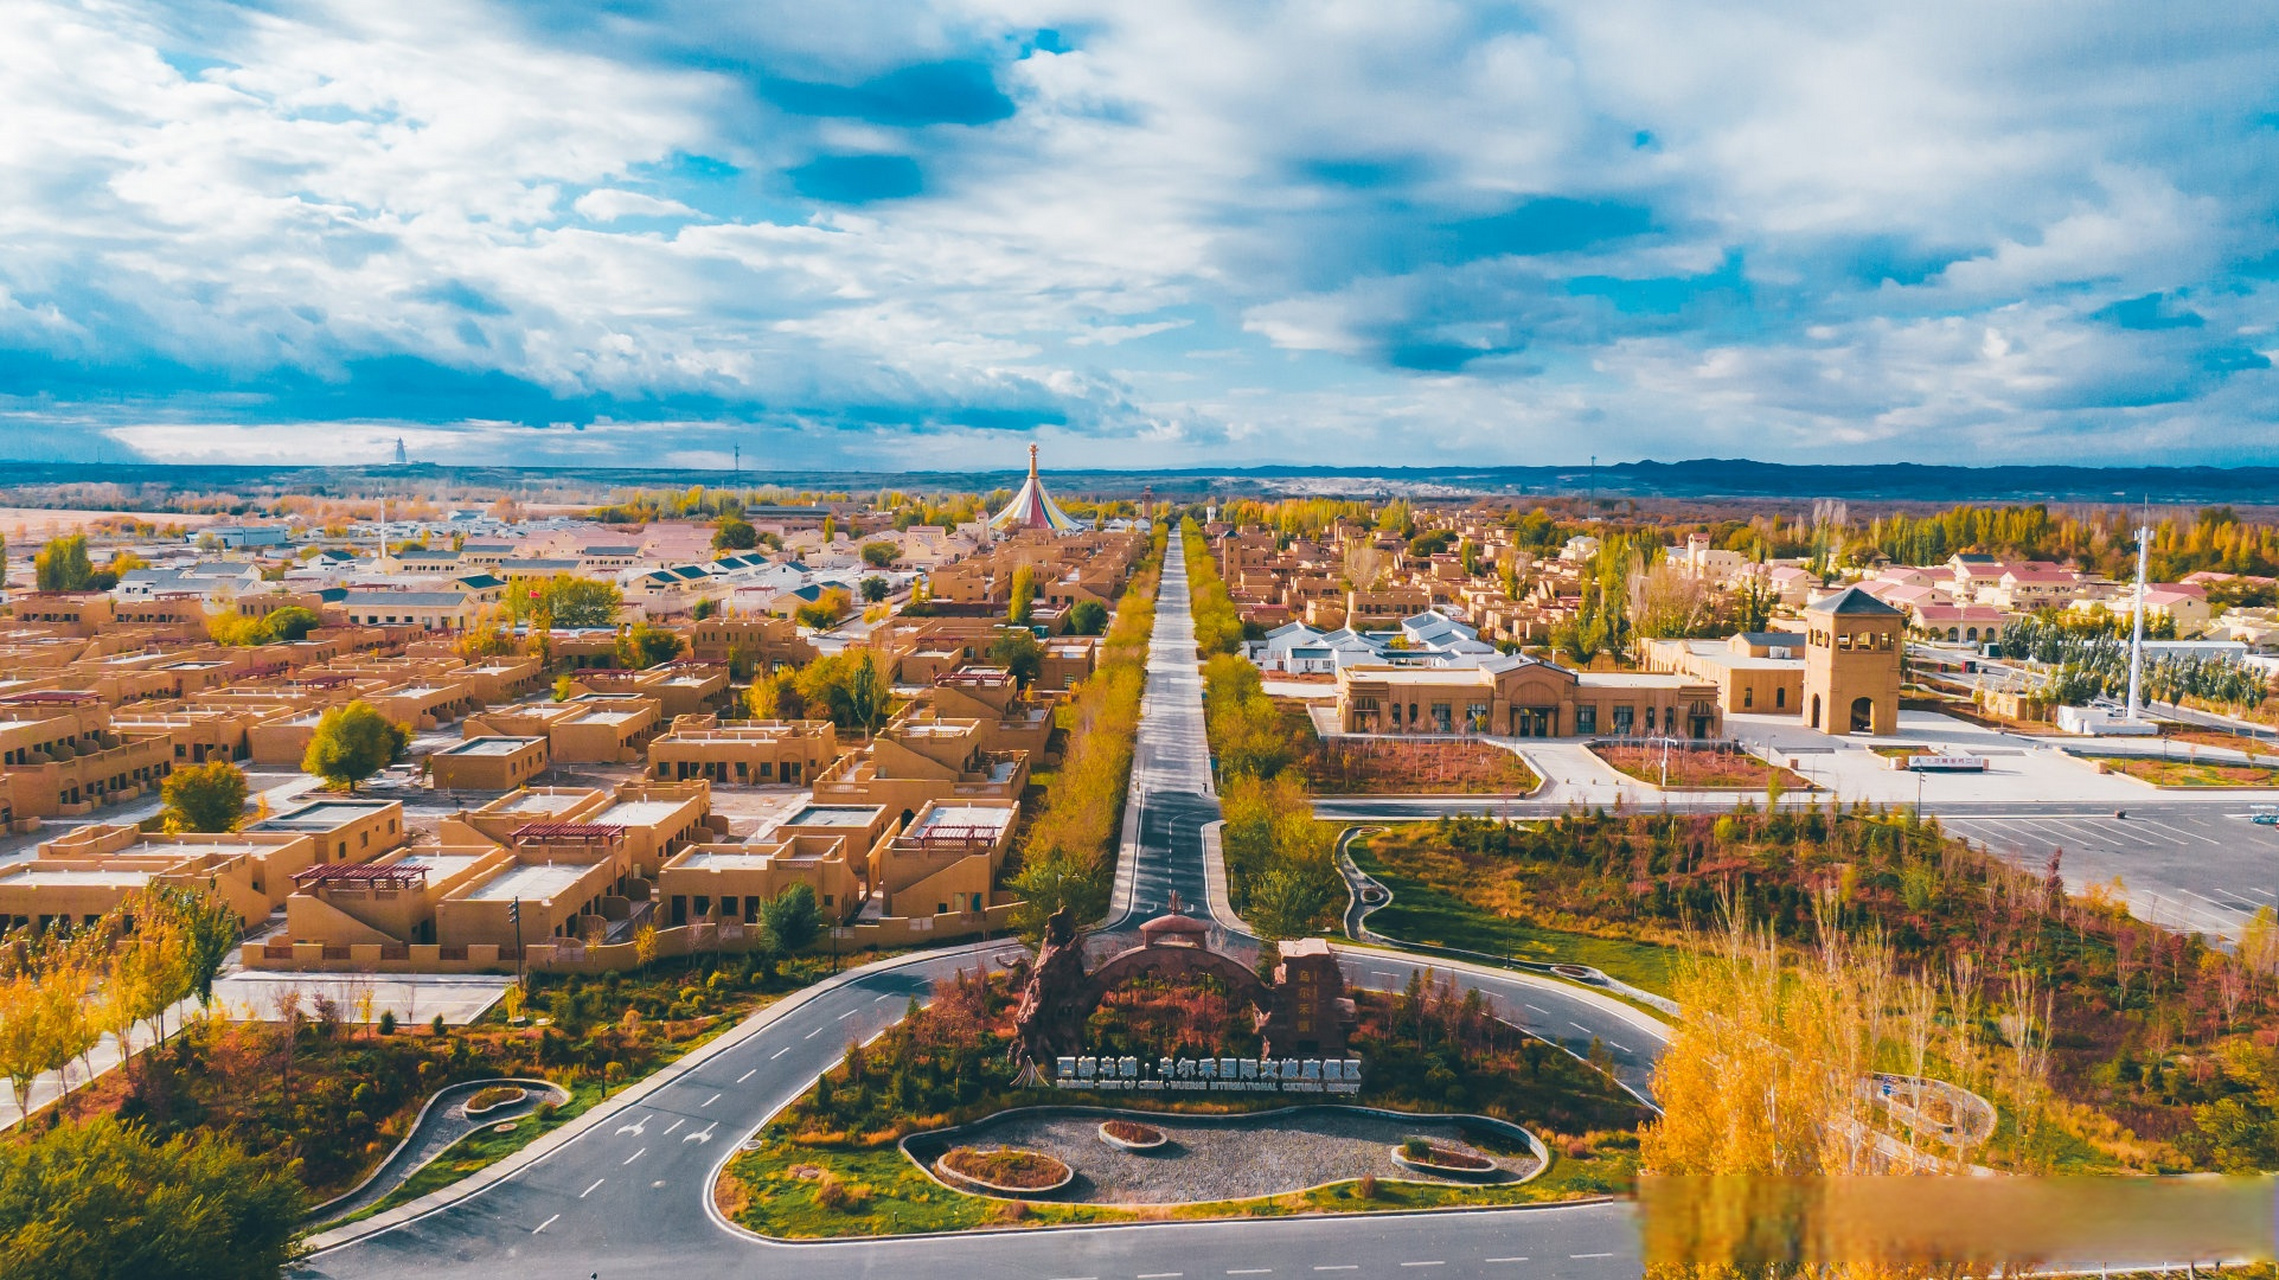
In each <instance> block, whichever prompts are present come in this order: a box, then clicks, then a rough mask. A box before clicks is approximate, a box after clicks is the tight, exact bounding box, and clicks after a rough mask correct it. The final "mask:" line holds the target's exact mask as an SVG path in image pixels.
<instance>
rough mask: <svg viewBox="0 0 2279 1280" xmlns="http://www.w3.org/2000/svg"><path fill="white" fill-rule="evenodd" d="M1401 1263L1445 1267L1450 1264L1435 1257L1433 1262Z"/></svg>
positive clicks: (1411, 1265) (1403, 1264) (1409, 1265)
mask: <svg viewBox="0 0 2279 1280" xmlns="http://www.w3.org/2000/svg"><path fill="white" fill-rule="evenodd" d="M1401 1265H1402V1266H1404V1267H1445V1266H1447V1265H1448V1264H1447V1263H1445V1262H1441V1261H1439V1260H1437V1259H1435V1260H1434V1261H1431V1262H1404V1263H1402V1264H1401Z"/></svg>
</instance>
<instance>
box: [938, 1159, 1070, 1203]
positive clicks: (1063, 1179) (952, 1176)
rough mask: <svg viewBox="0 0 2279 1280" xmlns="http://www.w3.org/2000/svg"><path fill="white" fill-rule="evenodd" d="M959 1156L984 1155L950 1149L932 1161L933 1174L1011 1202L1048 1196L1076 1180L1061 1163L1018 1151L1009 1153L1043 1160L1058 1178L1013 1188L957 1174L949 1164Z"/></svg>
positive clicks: (981, 1178)
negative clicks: (1055, 1172) (1007, 1197)
mask: <svg viewBox="0 0 2279 1280" xmlns="http://www.w3.org/2000/svg"><path fill="white" fill-rule="evenodd" d="M960 1154H968V1155H977V1154H988V1153H982V1152H976V1151H975V1150H974V1149H973V1148H971V1147H957V1148H953V1149H952V1150H950V1151H948V1152H945V1153H944V1154H943V1156H942V1158H941V1159H939V1160H936V1161H935V1162H934V1171H935V1172H936V1173H939V1174H940V1175H942V1177H943V1178H944V1179H945V1180H947V1181H949V1182H951V1183H955V1184H959V1185H963V1186H968V1187H972V1188H973V1189H975V1190H977V1191H983V1192H986V1193H988V1194H990V1195H993V1196H1010V1197H1012V1198H1014V1199H1026V1198H1028V1197H1030V1196H1048V1195H1051V1194H1052V1193H1053V1192H1055V1191H1058V1190H1060V1189H1061V1188H1063V1187H1065V1186H1067V1185H1068V1184H1069V1183H1071V1182H1074V1181H1076V1170H1074V1169H1072V1168H1070V1167H1068V1165H1067V1164H1065V1163H1063V1162H1062V1161H1060V1160H1057V1159H1054V1158H1053V1157H1051V1156H1048V1155H1045V1154H1043V1153H1041V1152H1036V1151H1019V1152H1014V1153H1013V1154H1018V1155H1024V1156H1029V1157H1032V1158H1034V1159H1037V1160H1043V1161H1047V1162H1049V1163H1050V1164H1051V1165H1053V1166H1055V1167H1057V1168H1058V1169H1059V1170H1060V1176H1059V1177H1057V1178H1054V1179H1052V1180H1051V1181H1049V1182H1040V1183H1038V1184H1037V1185H1035V1186H1014V1185H1012V1184H1010V1183H1005V1182H997V1181H994V1180H992V1179H990V1178H987V1177H983V1176H980V1175H976V1174H971V1173H961V1172H959V1171H958V1169H957V1167H956V1165H954V1164H953V1163H952V1161H954V1160H956V1159H957V1158H958V1156H959V1155H960Z"/></svg>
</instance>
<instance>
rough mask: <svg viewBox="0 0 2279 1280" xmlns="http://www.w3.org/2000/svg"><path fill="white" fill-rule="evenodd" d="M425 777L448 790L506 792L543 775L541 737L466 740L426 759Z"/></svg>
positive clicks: (543, 743) (543, 750)
mask: <svg viewBox="0 0 2279 1280" xmlns="http://www.w3.org/2000/svg"><path fill="white" fill-rule="evenodd" d="M427 761H428V777H429V779H430V781H431V782H432V783H433V784H434V785H435V786H436V787H439V788H442V789H445V790H450V791H508V790H512V789H513V788H515V787H519V786H522V785H523V784H524V783H526V782H529V781H530V780H531V779H532V778H535V777H537V776H538V775H539V774H541V773H544V772H546V766H547V753H546V739H544V738H509V737H484V738H469V739H468V740H467V741H465V742H461V743H458V744H457V745H455V746H451V747H447V748H445V749H443V750H441V751H438V752H436V753H435V754H434V755H431V756H429V757H428V758H427Z"/></svg>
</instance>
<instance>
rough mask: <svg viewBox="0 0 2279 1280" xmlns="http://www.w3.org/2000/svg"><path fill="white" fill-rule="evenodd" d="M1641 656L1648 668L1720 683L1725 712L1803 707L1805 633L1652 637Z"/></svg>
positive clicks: (1791, 710)
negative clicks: (1710, 636) (1675, 637)
mask: <svg viewBox="0 0 2279 1280" xmlns="http://www.w3.org/2000/svg"><path fill="white" fill-rule="evenodd" d="M1639 657H1640V659H1641V661H1642V663H1643V665H1644V666H1645V667H1646V669H1647V670H1649V671H1661V672H1668V673H1670V674H1673V675H1682V676H1691V677H1693V678H1694V679H1696V680H1706V681H1708V682H1709V683H1711V684H1714V685H1716V686H1717V705H1718V707H1719V708H1720V709H1721V710H1723V711H1724V712H1725V713H1726V714H1727V715H1732V714H1733V713H1735V712H1746V713H1750V714H1764V715H1794V714H1796V711H1797V708H1798V707H1799V706H1801V705H1802V697H1803V694H1804V637H1803V636H1802V635H1791V634H1788V633H1785V632H1766V633H1760V634H1754V635H1752V634H1747V633H1743V634H1740V635H1734V636H1731V637H1728V638H1726V639H1724V640H1648V641H1647V642H1646V643H1645V644H1644V645H1643V646H1641V648H1640V652H1639Z"/></svg>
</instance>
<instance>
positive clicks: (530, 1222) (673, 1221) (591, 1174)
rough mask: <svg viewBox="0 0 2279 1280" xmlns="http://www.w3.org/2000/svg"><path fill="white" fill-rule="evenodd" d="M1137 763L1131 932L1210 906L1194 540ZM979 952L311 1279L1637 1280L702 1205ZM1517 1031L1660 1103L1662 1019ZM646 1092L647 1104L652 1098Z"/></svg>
mask: <svg viewBox="0 0 2279 1280" xmlns="http://www.w3.org/2000/svg"><path fill="white" fill-rule="evenodd" d="M1148 662H1149V673H1148V692H1147V697H1146V702H1145V704H1144V705H1143V708H1142V719H1141V726H1140V734H1139V742H1138V744H1137V750H1136V752H1135V757H1134V766H1133V782H1132V791H1133V803H1132V806H1131V808H1132V811H1133V815H1134V816H1133V818H1132V819H1131V827H1130V828H1128V829H1127V835H1132V834H1135V833H1136V839H1135V840H1133V841H1132V844H1133V846H1134V847H1133V848H1132V849H1130V850H1128V852H1129V853H1131V854H1132V855H1133V856H1127V857H1126V858H1125V860H1124V865H1123V867H1122V868H1120V875H1119V879H1118V883H1117V887H1116V898H1115V908H1114V911H1113V915H1114V920H1113V922H1112V926H1111V927H1121V926H1124V925H1128V924H1131V923H1134V922H1136V921H1137V920H1141V919H1146V918H1148V917H1151V916H1154V915H1157V914H1160V913H1161V911H1162V910H1163V909H1164V907H1165V906H1166V904H1168V902H1169V901H1170V895H1171V894H1172V893H1173V892H1177V893H1178V894H1179V896H1180V898H1181V900H1182V901H1183V902H1186V903H1194V904H1197V906H1198V907H1200V906H1201V904H1203V903H1204V902H1205V901H1206V890H1205V878H1204V870H1203V867H1204V862H1203V848H1202V838H1201V833H1202V829H1203V827H1204V826H1205V825H1206V824H1208V823H1210V822H1212V821H1215V820H1216V819H1217V817H1218V801H1217V798H1216V797H1215V796H1214V795H1213V794H1212V792H1211V785H1210V777H1209V769H1208V749H1207V747H1206V746H1205V743H1204V737H1203V718H1202V699H1201V692H1200V683H1199V678H1198V674H1197V671H1196V665H1195V647H1194V630H1193V619H1192V616H1191V614H1190V612H1189V606H1188V594H1187V577H1186V565H1185V560H1184V558H1183V554H1182V550H1181V548H1180V545H1179V541H1178V539H1177V538H1174V539H1173V540H1172V543H1171V551H1170V557H1169V560H1168V563H1167V564H1166V567H1165V573H1164V579H1163V586H1162V596H1161V603H1160V605H1159V607H1158V610H1157V615H1156V626H1155V632H1154V634H1153V636H1152V638H1151V648H1150V652H1149V659H1148ZM1010 949H1011V948H1010V944H1007V943H1003V942H999V943H993V944H990V943H984V944H973V945H968V946H963V947H958V948H954V949H950V950H946V951H942V952H933V953H926V954H923V955H920V956H913V957H906V958H904V959H903V960H900V961H896V962H890V963H887V964H882V965H874V966H868V967H866V968H864V969H862V970H857V971H854V972H851V973H849V974H847V975H843V976H842V977H841V978H839V979H835V980H833V981H831V982H827V983H823V984H819V985H818V986H817V987H815V988H811V989H810V990H809V991H807V992H805V993H802V994H801V995H799V996H795V997H793V998H792V999H790V1000H787V1001H785V1002H784V1003H783V1004H780V1005H778V1006H776V1007H775V1008H774V1009H772V1010H770V1011H769V1012H768V1013H766V1014H764V1015H762V1016H761V1017H759V1018H757V1019H754V1020H753V1021H752V1022H750V1023H747V1024H746V1025H745V1026H744V1027H742V1028H739V1029H738V1030H737V1031H735V1032H732V1033H730V1035H729V1037H727V1038H726V1039H724V1040H723V1041H721V1042H719V1043H717V1044H716V1045H715V1046H714V1047H713V1048H712V1049H711V1050H709V1051H707V1052H706V1053H704V1054H702V1055H700V1058H701V1060H699V1061H696V1062H694V1063H685V1062H684V1063H683V1064H679V1065H676V1066H674V1067H672V1068H668V1069H667V1071H666V1072H664V1073H663V1074H662V1076H660V1077H658V1078H656V1079H654V1080H652V1081H651V1082H650V1084H649V1085H648V1086H647V1089H648V1091H647V1092H646V1093H641V1094H639V1095H638V1097H637V1100H636V1101H633V1102H631V1103H629V1104H618V1105H613V1106H612V1107H609V1108H605V1110H606V1111H607V1114H605V1115H602V1116H601V1117H600V1118H599V1119H598V1120H595V1119H594V1118H592V1117H588V1118H586V1119H584V1120H582V1121H581V1122H579V1124H577V1125H573V1126H572V1129H571V1130H570V1131H569V1132H571V1133H572V1134H573V1136H570V1137H568V1138H567V1139H566V1140H564V1141H561V1142H559V1144H558V1145H555V1146H553V1147H551V1148H549V1149H547V1150H545V1151H544V1153H543V1154H540V1155H537V1156H535V1157H531V1158H524V1159H522V1160H520V1161H519V1162H510V1163H509V1164H508V1165H506V1166H502V1168H503V1169H506V1170H510V1171H509V1172H506V1173H505V1174H504V1176H502V1177H500V1178H498V1179H497V1180H496V1181H493V1182H491V1183H490V1184H488V1185H487V1186H484V1187H483V1188H482V1189H481V1190H480V1191H478V1192H476V1193H475V1194H473V1195H469V1196H465V1197H464V1198H461V1199H458V1200H456V1201H453V1202H451V1203H447V1204H443V1205H440V1206H438V1207H435V1208H433V1209H431V1210H429V1211H428V1212H426V1213H425V1214H423V1215H422V1216H418V1217H414V1218H410V1219H408V1220H406V1221H401V1222H398V1223H395V1224H393V1225H389V1226H385V1227H378V1228H372V1227H369V1226H367V1227H366V1228H365V1230H367V1231H368V1232H369V1234H365V1235H362V1236H360V1237H358V1238H356V1239H353V1240H347V1241H345V1242H338V1243H335V1242H333V1241H331V1240H329V1239H321V1238H320V1239H319V1240H318V1241H317V1242H316V1243H318V1244H319V1245H328V1244H329V1245H330V1247H326V1248H322V1249H321V1250H320V1251H319V1252H318V1253H316V1254H315V1255H313V1256H312V1257H311V1258H310V1259H309V1260H308V1261H307V1262H306V1263H304V1264H303V1266H302V1269H301V1271H302V1274H305V1275H309V1276H326V1277H339V1278H340V1280H349V1278H350V1277H367V1276H414V1275H416V1276H420V1277H422V1278H423V1280H425V1278H429V1277H432V1278H433V1280H446V1278H448V1277H470V1278H479V1280H509V1278H520V1277H533V1278H537V1277H544V1278H546V1280H563V1278H574V1277H585V1276H590V1275H597V1274H598V1275H599V1276H601V1277H602V1278H603V1280H632V1278H635V1277H654V1278H656V1280H697V1278H698V1277H712V1276H730V1275H756V1276H765V1275H786V1274H794V1273H796V1274H797V1275H798V1276H799V1277H801V1280H832V1278H835V1277H842V1276H844V1277H864V1276H894V1277H898V1278H899V1277H932V1276H985V1275H986V1276H991V1277H998V1278H1000V1280H1026V1278H1028V1277H1037V1278H1039V1280H1053V1278H1056V1277H1057V1278H1062V1280H1078V1278H1083V1280H1111V1278H1112V1277H1123V1278H1125V1280H1203V1278H1204V1277H1221V1276H1229V1275H1235V1276H1268V1275H1271V1276H1275V1277H1311V1278H1313V1280H1370V1278H1374V1277H1390V1276H1403V1277H1415V1276H1418V1275H1428V1276H1434V1277H1447V1276H1512V1275H1528V1276H1547V1277H1590V1278H1592V1280H1599V1278H1602V1277H1613V1276H1629V1275H1635V1274H1637V1272H1638V1270H1639V1261H1638V1241H1637V1235H1636V1231H1635V1228H1634V1226H1633V1224H1632V1220H1631V1215H1630V1210H1629V1208H1628V1206H1626V1205H1616V1204H1596V1205H1580V1206H1568V1207H1551V1208H1538V1209H1506V1210H1493V1211H1480V1212H1468V1213H1437V1214H1374V1215H1365V1216H1355V1217H1345V1218H1300V1219H1279V1220H1277V1219H1261V1220H1254V1221H1238V1222H1218V1223H1157V1224H1147V1225H1142V1226H1126V1227H1102V1228H1077V1229H1061V1230H1026V1231H1007V1232H996V1233H976V1234H968V1235H962V1236H956V1237H946V1238H945V1237H935V1238H902V1239H886V1240H875V1241H872V1240H865V1241H847V1242H827V1243H812V1244H779V1243H771V1242H766V1241H761V1240H758V1239H755V1238H753V1237H750V1236H748V1235H745V1234H742V1233H740V1232H736V1231H732V1230H730V1229H729V1228H727V1227H725V1226H723V1225H722V1224H721V1223H720V1222H719V1221H718V1220H717V1219H716V1218H714V1217H713V1216H712V1214H711V1213H710V1212H709V1209H708V1204H707V1201H708V1197H709V1195H710V1190H711V1185H712V1180H713V1176H714V1174H715V1172H716V1171H717V1170H718V1169H719V1167H720V1166H721V1165H722V1164H723V1163H724V1162H725V1161H726V1160H727V1158H728V1157H729V1155H730V1154H731V1153H732V1152H733V1151H734V1150H735V1147H736V1144H737V1143H738V1142H740V1141H741V1140H742V1139H744V1138H745V1137H746V1136H747V1135H749V1134H751V1133H752V1132H753V1131H755V1130H756V1129H758V1128H759V1127H760V1126H761V1125H762V1124H764V1123H765V1122H766V1120H767V1119H768V1117H770V1116H771V1115H773V1114H774V1113H775V1112H776V1111H777V1110H778V1109H780V1108H781V1107H783V1106H784V1105H786V1104H788V1103H789V1102H791V1101H792V1100H793V1099H794V1098H796V1097H798V1096H799V1094H801V1093H802V1092H804V1091H805V1090H806V1088H807V1087H808V1085H809V1083H810V1082H811V1081H812V1080H813V1079H814V1078H815V1076H816V1075H817V1074H819V1073H820V1072H822V1071H823V1070H824V1069H825V1068H827V1067H829V1066H830V1065H832V1064H833V1063H834V1062H836V1061H837V1060H838V1058H839V1056H840V1055H841V1054H842V1053H843V1052H844V1051H845V1049H846V1046H847V1044H848V1043H849V1042H850V1041H854V1040H861V1039H866V1038H868V1037H870V1036H872V1035H874V1034H876V1033H877V1032H879V1031H880V1030H882V1029H884V1028H885V1027H887V1026H889V1025H891V1024H892V1023H893V1022H894V1021H895V1020H896V1019H897V1018H898V1017H900V1015H901V1013H902V1010H903V1008H904V1006H905V1004H906V1002H907V1001H908V999H909V998H910V997H911V996H913V995H915V996H919V997H921V998H923V997H924V996H925V994H926V993H927V992H928V990H929V989H930V987H931V984H932V983H933V982H934V981H935V980H937V979H941V978H946V977H948V976H950V975H951V974H952V973H954V972H955V971H956V970H958V969H959V968H966V969H971V968H973V967H974V966H976V965H977V964H988V963H991V961H992V959H993V958H994V957H995V956H997V955H999V954H1001V953H1004V952H1006V951H1008V950H1010ZM1346 962H1347V970H1348V973H1349V975H1350V976H1351V978H1352V980H1353V981H1355V982H1356V983H1358V984H1360V985H1365V986H1372V987H1383V988H1397V987H1399V986H1400V985H1402V984H1404V983H1405V982H1406V981H1407V980H1408V975H1409V973H1410V972H1411V970H1412V969H1416V968H1430V969H1433V970H1434V971H1435V972H1446V971H1447V966H1446V965H1432V964H1428V963H1425V962H1421V961H1412V960H1410V959H1407V958H1405V957H1402V956H1398V955H1394V954H1391V953H1374V952H1370V953H1360V954H1355V953H1350V952H1349V953H1347V956H1346ZM1463 978H1464V980H1465V981H1467V982H1469V983H1470V984H1471V985H1474V986H1477V987H1479V988H1480V990H1481V991H1482V993H1483V994H1485V995H1487V996H1488V997H1489V998H1490V999H1491V1000H1493V1001H1494V1002H1495V1003H1496V1005H1497V1006H1498V1007H1499V1010H1500V1011H1501V1013H1502V1014H1503V1016H1505V1017H1506V1018H1507V1019H1509V1020H1511V1021H1513V1022H1515V1023H1518V1024H1520V1025H1523V1026H1526V1027H1528V1028H1529V1029H1530V1030H1532V1031H1535V1032H1537V1033H1538V1034H1541V1035H1543V1036H1546V1037H1547V1038H1551V1039H1554V1040H1559V1041H1561V1042H1563V1043H1566V1044H1568V1045H1570V1046H1572V1047H1578V1048H1579V1047H1581V1046H1584V1045H1587V1044H1588V1043H1589V1041H1590V1039H1591V1038H1592V1037H1593V1036H1596V1037H1598V1038H1599V1039H1601V1040H1602V1041H1604V1042H1605V1043H1606V1044H1607V1045H1608V1046H1609V1047H1610V1048H1611V1049H1612V1051H1613V1053H1614V1056H1615V1060H1616V1063H1617V1068H1618V1072H1619V1074H1620V1075H1621V1076H1622V1077H1623V1078H1624V1080H1625V1083H1628V1084H1630V1085H1631V1086H1632V1087H1633V1088H1643V1085H1644V1081H1645V1077H1646V1073H1647V1072H1648V1071H1649V1070H1650V1068H1651V1066H1652V1063H1653V1059H1654V1056H1655V1054H1656V1053H1658V1052H1659V1050H1660V1047H1661V1041H1660V1038H1659V1033H1658V1031H1657V1030H1656V1024H1654V1023H1652V1022H1651V1021H1650V1020H1649V1019H1646V1018H1644V1017H1642V1016H1640V1015H1638V1014H1637V1013H1635V1012H1633V1011H1631V1010H1629V1009H1627V1008H1624V1007H1622V1006H1620V1005H1618V1004H1615V1003H1613V1002H1611V1001H1608V1000H1606V999H1604V998H1601V997H1596V996H1593V995H1591V994H1589V993H1586V992H1581V991H1579V990H1576V989H1573V988H1568V987H1565V986H1562V985H1560V984H1556V983H1550V982H1544V981H1541V980H1535V979H1531V978H1529V977H1527V976H1525V975H1517V974H1500V973H1495V972H1492V971H1486V970H1481V971H1467V972H1465V973H1464V974H1463ZM637 1092H638V1091H637Z"/></svg>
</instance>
